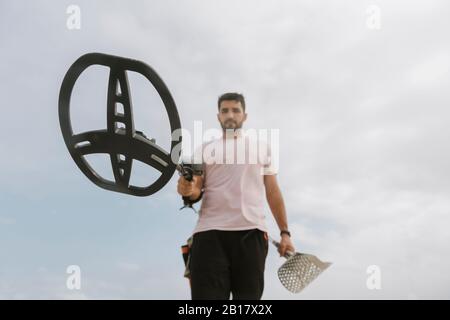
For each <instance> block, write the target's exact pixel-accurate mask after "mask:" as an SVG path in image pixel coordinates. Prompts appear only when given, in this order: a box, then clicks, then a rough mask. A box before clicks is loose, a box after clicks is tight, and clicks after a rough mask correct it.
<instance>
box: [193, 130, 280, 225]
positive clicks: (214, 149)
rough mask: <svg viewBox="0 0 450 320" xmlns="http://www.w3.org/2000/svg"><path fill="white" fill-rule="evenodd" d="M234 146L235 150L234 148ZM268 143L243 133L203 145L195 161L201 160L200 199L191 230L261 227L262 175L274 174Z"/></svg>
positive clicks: (196, 153)
mask: <svg viewBox="0 0 450 320" xmlns="http://www.w3.org/2000/svg"><path fill="white" fill-rule="evenodd" d="M233 148H234V149H233ZM270 152H271V149H270V146H269V145H268V144H267V143H266V142H263V141H261V140H260V141H258V140H257V139H254V138H251V137H249V136H247V135H245V134H242V135H240V136H238V137H235V138H227V139H224V138H223V137H222V138H219V139H216V140H213V141H209V142H206V143H204V144H202V146H201V147H200V148H198V149H197V150H196V151H195V153H194V161H195V162H197V163H199V162H200V161H202V163H203V172H204V180H203V188H204V193H203V198H202V204H201V207H200V210H199V219H198V222H197V225H196V227H195V229H194V232H193V233H197V232H201V231H207V230H213V229H215V230H248V229H255V228H257V229H260V230H262V231H266V232H267V227H266V224H265V214H264V210H265V203H266V197H265V186H264V175H269V174H276V173H277V169H276V167H275V166H274V165H273V161H271V157H270Z"/></svg>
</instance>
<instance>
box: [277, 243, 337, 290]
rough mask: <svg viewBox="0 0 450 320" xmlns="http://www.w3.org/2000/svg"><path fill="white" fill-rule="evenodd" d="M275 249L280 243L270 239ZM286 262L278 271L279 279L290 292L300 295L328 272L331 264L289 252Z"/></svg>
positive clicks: (286, 255) (307, 255)
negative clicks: (322, 274)
mask: <svg viewBox="0 0 450 320" xmlns="http://www.w3.org/2000/svg"><path fill="white" fill-rule="evenodd" d="M270 241H271V242H272V244H273V245H274V246H275V247H277V248H278V247H279V246H280V243H279V242H277V241H275V240H274V239H272V238H270ZM284 257H285V258H286V259H287V260H286V262H285V263H284V264H283V265H282V266H281V267H280V268H279V269H278V278H279V279H280V281H281V283H282V284H283V286H284V287H285V288H286V289H288V290H289V291H290V292H293V293H298V292H300V291H302V290H303V289H304V288H305V287H306V286H307V285H309V284H310V283H311V282H312V281H313V280H314V279H316V278H317V277H318V276H319V274H321V273H322V272H323V271H324V270H326V269H327V268H328V267H329V266H330V265H331V262H322V261H321V260H320V259H319V258H317V257H316V256H313V255H311V254H306V253H298V252H295V253H293V252H291V251H287V252H286V254H285V255H284Z"/></svg>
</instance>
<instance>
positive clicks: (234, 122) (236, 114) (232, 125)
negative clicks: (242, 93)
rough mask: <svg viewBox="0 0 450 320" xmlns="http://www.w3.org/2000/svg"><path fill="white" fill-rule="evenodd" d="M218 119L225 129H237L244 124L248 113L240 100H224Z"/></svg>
mask: <svg viewBox="0 0 450 320" xmlns="http://www.w3.org/2000/svg"><path fill="white" fill-rule="evenodd" d="M217 119H219V122H220V125H221V126H222V129H223V130H226V129H233V130H236V129H240V128H242V124H243V123H244V121H245V120H246V119H247V114H246V113H244V109H243V108H242V105H241V103H240V102H238V101H234V100H224V101H222V102H221V103H220V109H219V113H218V114H217Z"/></svg>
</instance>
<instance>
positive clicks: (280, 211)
mask: <svg viewBox="0 0 450 320" xmlns="http://www.w3.org/2000/svg"><path fill="white" fill-rule="evenodd" d="M264 185H265V188H266V199H267V202H268V203H269V207H270V210H271V211H272V215H273V217H274V218H275V221H276V222H277V225H278V228H280V231H281V230H288V222H287V215H286V207H285V206H284V200H283V196H282V194H281V190H280V187H279V186H278V181H277V177H276V175H275V174H273V175H265V176H264ZM286 250H289V251H292V252H295V248H294V245H293V244H292V241H291V238H290V237H289V235H287V234H283V235H282V236H281V240H280V248H279V249H278V252H279V253H280V256H284V254H285V253H286Z"/></svg>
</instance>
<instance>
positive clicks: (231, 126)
mask: <svg viewBox="0 0 450 320" xmlns="http://www.w3.org/2000/svg"><path fill="white" fill-rule="evenodd" d="M242 122H243V121H242ZM242 122H237V121H234V120H226V121H225V122H221V123H220V125H221V126H222V129H223V130H237V129H241V128H242Z"/></svg>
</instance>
